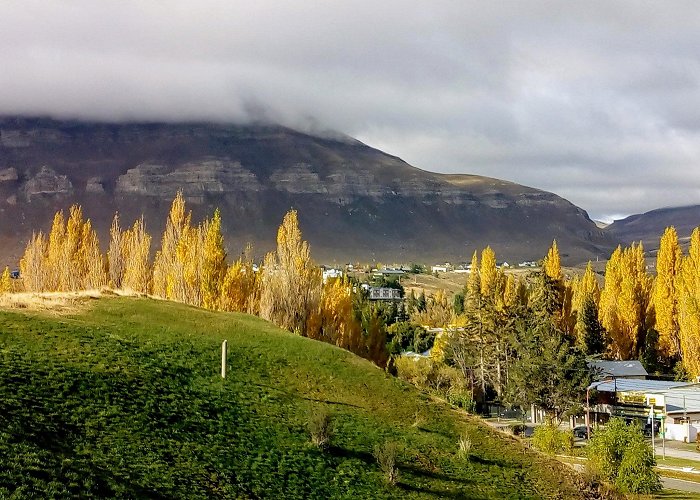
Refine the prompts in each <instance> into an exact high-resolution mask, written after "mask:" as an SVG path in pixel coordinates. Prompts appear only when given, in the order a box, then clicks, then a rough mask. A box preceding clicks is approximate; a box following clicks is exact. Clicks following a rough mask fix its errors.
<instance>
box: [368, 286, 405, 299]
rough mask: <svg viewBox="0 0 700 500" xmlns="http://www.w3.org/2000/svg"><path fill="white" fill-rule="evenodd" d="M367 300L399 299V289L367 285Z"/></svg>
mask: <svg viewBox="0 0 700 500" xmlns="http://www.w3.org/2000/svg"><path fill="white" fill-rule="evenodd" d="M369 300H401V290H398V289H396V288H388V287H383V286H382V287H380V286H371V287H369Z"/></svg>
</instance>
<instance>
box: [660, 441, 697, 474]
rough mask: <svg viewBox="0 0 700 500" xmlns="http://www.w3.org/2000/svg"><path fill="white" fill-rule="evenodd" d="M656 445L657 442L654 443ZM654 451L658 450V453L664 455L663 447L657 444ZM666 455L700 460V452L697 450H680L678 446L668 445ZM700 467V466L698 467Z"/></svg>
mask: <svg viewBox="0 0 700 500" xmlns="http://www.w3.org/2000/svg"><path fill="white" fill-rule="evenodd" d="M654 444H655V445H656V443H654ZM654 451H655V452H656V454H657V455H663V447H661V446H659V445H656V446H655V447H654ZM666 456H667V457H676V458H685V459H688V460H695V461H698V462H700V453H698V452H697V451H689V450H679V449H678V448H671V447H669V446H667V447H666ZM698 468H700V467H698Z"/></svg>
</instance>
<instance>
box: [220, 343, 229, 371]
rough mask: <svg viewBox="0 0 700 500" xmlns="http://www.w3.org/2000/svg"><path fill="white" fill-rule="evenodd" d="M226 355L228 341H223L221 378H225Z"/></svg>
mask: <svg viewBox="0 0 700 500" xmlns="http://www.w3.org/2000/svg"><path fill="white" fill-rule="evenodd" d="M227 354H228V341H227V340H224V341H223V342H222V343H221V378H226V368H227V366H226V357H227Z"/></svg>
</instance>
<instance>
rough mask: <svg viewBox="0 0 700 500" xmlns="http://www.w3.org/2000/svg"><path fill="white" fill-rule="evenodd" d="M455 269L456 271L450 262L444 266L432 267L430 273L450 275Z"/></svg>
mask: <svg viewBox="0 0 700 500" xmlns="http://www.w3.org/2000/svg"><path fill="white" fill-rule="evenodd" d="M453 269H454V267H452V264H450V263H449V262H445V263H444V264H437V265H435V266H432V267H431V268H430V272H431V273H449V272H451V271H452V270H453Z"/></svg>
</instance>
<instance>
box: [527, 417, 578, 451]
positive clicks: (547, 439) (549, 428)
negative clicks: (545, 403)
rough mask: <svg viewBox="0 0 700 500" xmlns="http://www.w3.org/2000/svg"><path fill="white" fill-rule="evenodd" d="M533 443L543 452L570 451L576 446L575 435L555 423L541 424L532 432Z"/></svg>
mask: <svg viewBox="0 0 700 500" xmlns="http://www.w3.org/2000/svg"><path fill="white" fill-rule="evenodd" d="M532 444H533V446H534V447H535V448H537V449H538V450H540V451H541V452H543V453H548V454H550V455H555V454H557V453H568V452H570V451H571V449H572V448H573V446H574V436H573V434H571V432H569V431H564V430H561V429H559V428H558V427H557V426H555V425H554V424H551V423H550V424H545V425H540V426H538V427H536V428H535V431H534V432H533V433H532Z"/></svg>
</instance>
